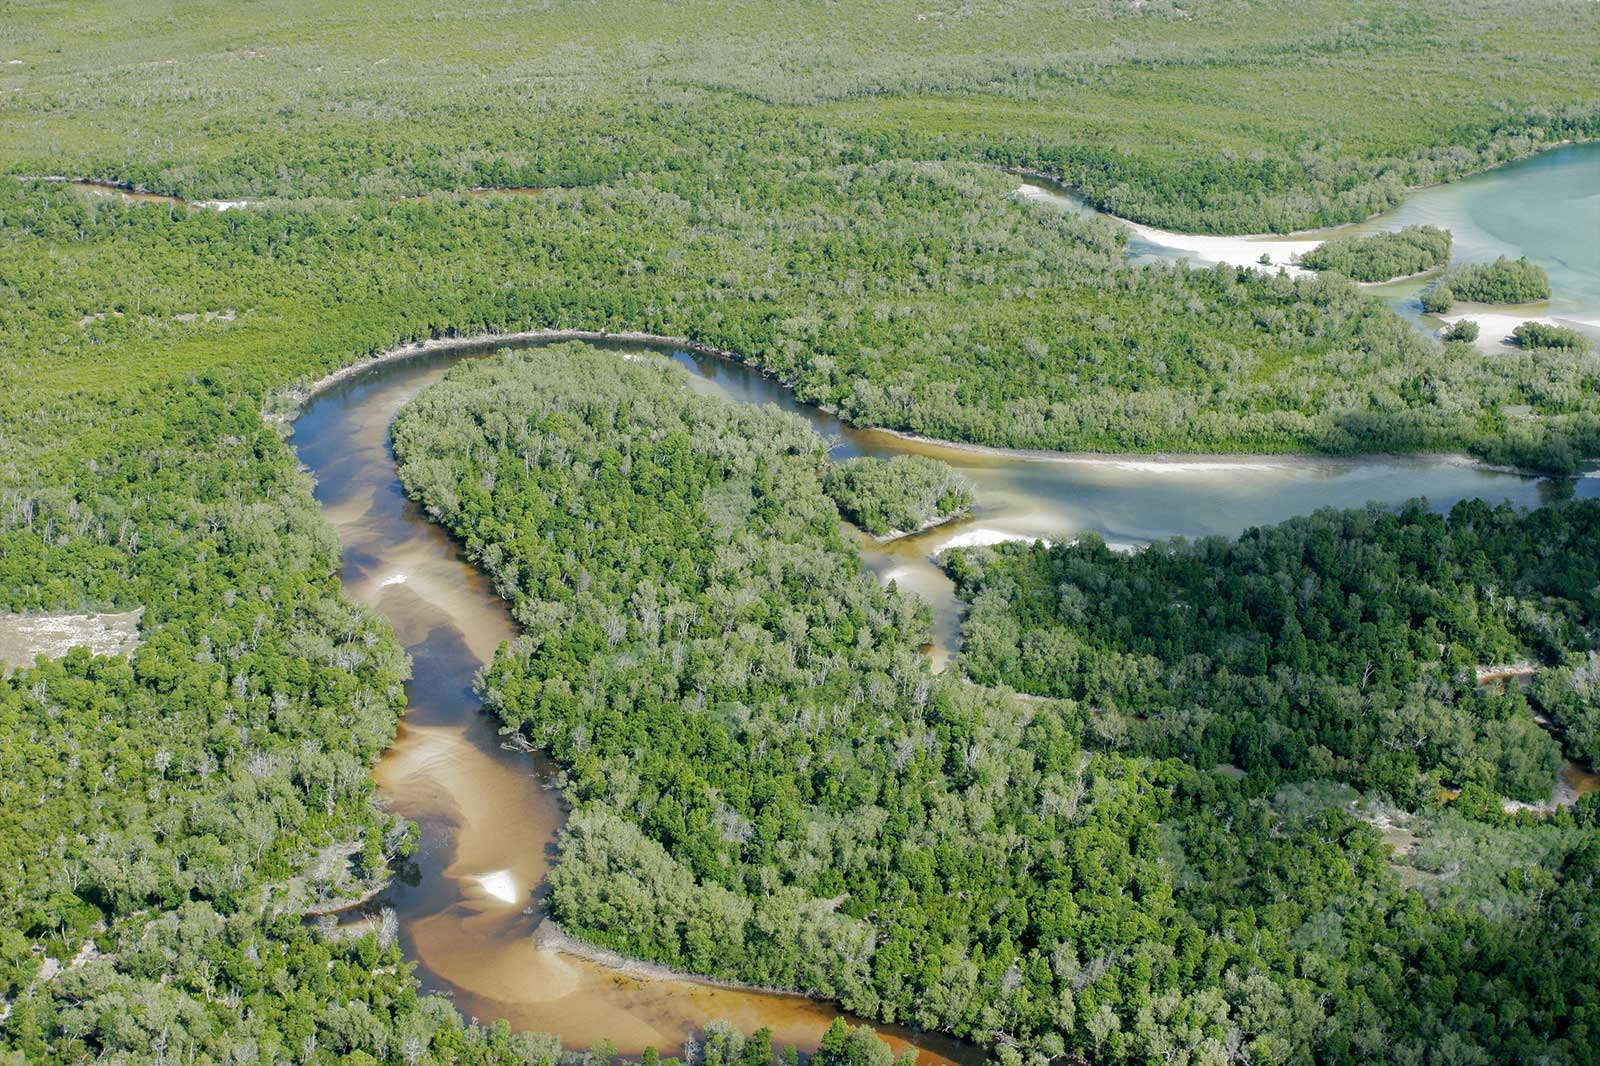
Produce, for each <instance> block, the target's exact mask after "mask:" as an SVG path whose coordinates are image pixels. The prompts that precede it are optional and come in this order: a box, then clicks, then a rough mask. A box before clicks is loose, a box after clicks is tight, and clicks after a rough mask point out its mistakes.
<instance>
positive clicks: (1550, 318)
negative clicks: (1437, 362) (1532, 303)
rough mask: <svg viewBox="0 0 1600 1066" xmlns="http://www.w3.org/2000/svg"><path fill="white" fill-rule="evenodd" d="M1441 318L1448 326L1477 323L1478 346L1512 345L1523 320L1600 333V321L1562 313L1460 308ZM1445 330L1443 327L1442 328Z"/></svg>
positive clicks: (1500, 346) (1494, 347) (1502, 346)
mask: <svg viewBox="0 0 1600 1066" xmlns="http://www.w3.org/2000/svg"><path fill="white" fill-rule="evenodd" d="M1439 321H1441V322H1443V323H1445V324H1446V325H1447V326H1453V325H1455V324H1456V323H1457V322H1476V323H1477V324H1478V340H1477V345H1478V347H1479V348H1488V349H1496V348H1504V347H1511V346H1512V341H1511V332H1512V330H1514V329H1516V328H1517V327H1518V326H1520V325H1522V324H1523V323H1524V322H1538V323H1540V324H1542V325H1546V326H1564V327H1566V328H1567V329H1576V330H1579V331H1580V332H1583V333H1588V334H1590V335H1591V336H1593V335H1596V334H1600V322H1592V321H1590V320H1588V319H1585V318H1562V317H1561V316H1559V315H1508V314H1506V313H1504V312H1502V311H1461V312H1457V313H1456V314H1451V315H1440V316H1439ZM1439 332H1440V333H1443V332H1444V330H1442V329H1441V330H1440V331H1439Z"/></svg>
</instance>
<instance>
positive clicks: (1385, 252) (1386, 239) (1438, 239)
mask: <svg viewBox="0 0 1600 1066" xmlns="http://www.w3.org/2000/svg"><path fill="white" fill-rule="evenodd" d="M1449 261H1450V231H1449V230H1444V229H1439V228H1438V227H1437V226H1407V227H1406V228H1405V229H1402V230H1399V231H1398V232H1395V233H1374V234H1371V235H1369V236H1365V237H1336V238H1334V239H1333V240H1330V241H1324V242H1323V243H1322V244H1319V245H1317V246H1316V247H1315V248H1313V249H1311V251H1309V252H1307V253H1305V254H1304V255H1302V256H1301V257H1300V264H1301V265H1302V266H1305V267H1309V268H1310V269H1312V270H1336V271H1338V272H1339V273H1341V274H1343V275H1344V276H1345V277H1347V278H1352V279H1354V280H1356V281H1367V282H1375V281H1389V280H1390V279H1392V278H1399V277H1404V276H1406V275H1408V274H1420V273H1422V272H1423V271H1426V270H1432V269H1434V268H1435V267H1440V266H1443V265H1444V264H1446V263H1448V262H1449Z"/></svg>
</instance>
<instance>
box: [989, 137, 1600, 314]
mask: <svg viewBox="0 0 1600 1066" xmlns="http://www.w3.org/2000/svg"><path fill="white" fill-rule="evenodd" d="M1594 143H1596V141H1595V140H1590V139H1585V138H1581V137H1564V138H1562V139H1561V140H1559V141H1551V142H1549V143H1541V144H1539V145H1538V147H1536V148H1533V149H1531V150H1529V151H1527V152H1523V153H1521V154H1519V155H1516V156H1513V157H1512V158H1510V159H1502V160H1500V161H1499V162H1498V163H1490V164H1489V165H1487V166H1481V167H1477V168H1475V169H1473V170H1463V171H1462V172H1461V173H1459V174H1452V175H1451V176H1450V177H1448V178H1440V179H1439V180H1438V181H1425V182H1422V183H1421V184H1418V185H1407V186H1405V188H1403V189H1402V190H1401V193H1402V194H1404V195H1406V196H1409V195H1410V194H1412V193H1415V192H1421V191H1423V190H1424V189H1437V188H1439V187H1441V186H1444V185H1452V184H1454V183H1455V182H1458V181H1464V180H1466V179H1467V178H1475V177H1477V176H1478V175H1479V174H1488V173H1491V172H1492V171H1496V170H1499V169H1501V168H1502V167H1509V166H1511V165H1512V164H1513V163H1520V162H1522V161H1523V160H1525V159H1532V158H1534V157H1535V156H1540V155H1543V154H1545V153H1546V152H1553V151H1555V150H1556V149H1558V148H1565V147H1567V146H1568V145H1569V144H1594ZM997 169H999V170H1000V171H1001V172H1002V173H1005V174H1014V175H1016V176H1018V177H1022V178H1032V179H1035V180H1038V181H1046V182H1049V183H1050V184H1052V185H1055V186H1056V187H1057V188H1058V189H1059V190H1060V191H1062V192H1064V193H1067V194H1070V195H1072V196H1074V197H1076V198H1077V199H1079V200H1081V201H1082V202H1083V206H1084V207H1086V208H1088V209H1089V210H1091V211H1093V212H1094V213H1095V214H1098V215H1103V216H1105V217H1106V218H1109V219H1111V220H1113V221H1115V222H1120V223H1123V224H1124V225H1127V226H1141V227H1143V228H1145V229H1148V230H1151V231H1153V232H1157V233H1169V234H1170V235H1171V236H1174V237H1184V238H1190V239H1194V238H1217V239H1221V240H1247V239H1251V238H1254V239H1257V240H1263V241H1272V240H1288V239H1291V238H1294V237H1308V236H1310V235H1311V234H1313V233H1326V234H1329V235H1330V236H1327V237H1324V238H1322V241H1318V242H1317V243H1319V244H1320V243H1322V242H1323V241H1327V240H1331V239H1332V237H1333V235H1336V234H1337V233H1338V231H1339V230H1343V229H1349V228H1350V227H1353V226H1364V225H1366V224H1367V223H1368V222H1371V221H1372V220H1373V219H1375V218H1382V217H1383V216H1384V215H1386V214H1388V213H1389V212H1391V211H1393V210H1395V209H1396V208H1398V207H1399V206H1400V205H1399V204H1398V203H1397V204H1394V205H1393V206H1391V207H1386V208H1384V209H1383V210H1381V211H1374V212H1372V214H1370V215H1368V216H1367V217H1366V218H1360V219H1351V220H1350V221H1348V222H1336V223H1334V224H1333V225H1331V226H1311V227H1308V228H1306V229H1297V230H1289V231H1288V232H1286V233H1254V234H1247V233H1177V232H1174V231H1170V230H1163V229H1160V228H1159V227H1157V226H1152V225H1150V224H1149V223H1144V222H1135V221H1134V220H1133V219H1130V218H1123V217H1122V216H1121V215H1116V214H1112V213H1111V212H1110V211H1108V210H1106V209H1105V208H1103V207H1100V206H1098V205H1096V204H1095V202H1094V199H1093V198H1092V197H1091V196H1090V195H1089V194H1088V193H1086V192H1084V191H1083V190H1082V189H1081V188H1079V187H1078V186H1076V185H1073V184H1072V183H1071V182H1069V181H1067V180H1066V179H1065V178H1061V177H1058V176H1056V175H1054V174H1049V173H1046V172H1045V171H1042V170H1039V169H1037V168H1033V167H1008V166H999V167H997ZM1169 247H1171V246H1169ZM1251 265H1253V266H1260V265H1261V264H1259V263H1254V264H1251ZM1308 273H1312V272H1311V271H1308ZM1413 276H1415V275H1413ZM1402 280H1404V279H1402V278H1391V279H1390V280H1389V281H1375V282H1370V283H1369V284H1373V285H1389V284H1392V283H1393V282H1396V281H1402Z"/></svg>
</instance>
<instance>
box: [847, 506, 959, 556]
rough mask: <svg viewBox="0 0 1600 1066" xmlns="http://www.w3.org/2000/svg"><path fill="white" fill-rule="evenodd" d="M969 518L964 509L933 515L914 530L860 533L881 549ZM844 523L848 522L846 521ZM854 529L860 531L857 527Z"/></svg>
mask: <svg viewBox="0 0 1600 1066" xmlns="http://www.w3.org/2000/svg"><path fill="white" fill-rule="evenodd" d="M970 517H972V508H970V507H966V508H963V509H961V510H959V511H956V512H953V513H951V514H947V515H934V516H933V517H932V518H930V519H928V520H927V521H925V522H923V523H922V524H921V525H919V526H918V527H917V528H916V529H891V530H889V532H887V533H867V531H866V530H864V529H863V530H861V531H862V532H863V533H867V536H869V537H871V538H872V541H873V543H874V544H875V545H877V546H878V547H880V548H882V547H887V546H888V545H890V544H893V543H894V542H895V541H897V540H905V539H906V538H907V537H915V536H918V535H920V534H923V533H926V532H928V531H929V530H930V529H938V528H939V527H940V526H947V525H949V524H950V523H951V522H959V521H961V520H962V519H963V518H970ZM846 521H849V520H848V519H846ZM852 524H854V523H852ZM856 528H858V529H860V527H859V526H857V527H856Z"/></svg>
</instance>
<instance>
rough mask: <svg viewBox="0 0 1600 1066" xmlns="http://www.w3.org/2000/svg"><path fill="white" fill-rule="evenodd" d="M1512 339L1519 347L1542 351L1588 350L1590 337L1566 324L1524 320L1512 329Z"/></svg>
mask: <svg viewBox="0 0 1600 1066" xmlns="http://www.w3.org/2000/svg"><path fill="white" fill-rule="evenodd" d="M1511 339H1512V341H1514V342H1515V343H1516V345H1517V347H1519V348H1527V349H1530V350H1541V351H1563V352H1587V351H1588V350H1589V348H1590V347H1591V345H1590V343H1589V338H1588V337H1585V336H1584V335H1583V334H1582V333H1579V332H1578V331H1577V330H1575V329H1569V328H1567V327H1566V326H1552V325H1549V324H1548V323H1545V322H1524V323H1522V324H1521V325H1519V326H1517V328H1516V329H1514V330H1512V331H1511Z"/></svg>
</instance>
